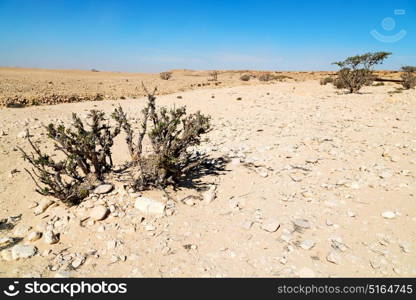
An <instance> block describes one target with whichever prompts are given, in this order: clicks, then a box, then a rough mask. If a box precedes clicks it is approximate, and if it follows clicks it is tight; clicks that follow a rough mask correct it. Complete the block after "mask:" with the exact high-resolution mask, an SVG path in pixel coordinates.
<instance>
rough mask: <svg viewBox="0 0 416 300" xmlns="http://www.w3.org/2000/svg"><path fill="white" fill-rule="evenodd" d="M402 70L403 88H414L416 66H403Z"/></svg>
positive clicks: (415, 85)
mask: <svg viewBox="0 0 416 300" xmlns="http://www.w3.org/2000/svg"><path fill="white" fill-rule="evenodd" d="M402 71H403V72H404V73H403V74H402V75H401V78H402V85H403V88H405V89H407V90H408V89H414V88H415V87H416V76H415V73H416V67H412V66H405V67H402Z"/></svg>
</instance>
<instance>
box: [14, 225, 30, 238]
mask: <svg viewBox="0 0 416 300" xmlns="http://www.w3.org/2000/svg"><path fill="white" fill-rule="evenodd" d="M31 229H32V226H29V225H22V226H19V227H17V228H16V230H15V231H14V235H15V236H18V237H23V236H26V235H27V234H28V232H29V231H30V230H31Z"/></svg>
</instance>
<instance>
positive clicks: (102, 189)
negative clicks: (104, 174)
mask: <svg viewBox="0 0 416 300" xmlns="http://www.w3.org/2000/svg"><path fill="white" fill-rule="evenodd" d="M113 188H114V186H113V185H112V184H110V183H105V184H101V185H99V186H97V187H96V188H95V189H94V194H107V193H109V192H111V191H112V190H113Z"/></svg>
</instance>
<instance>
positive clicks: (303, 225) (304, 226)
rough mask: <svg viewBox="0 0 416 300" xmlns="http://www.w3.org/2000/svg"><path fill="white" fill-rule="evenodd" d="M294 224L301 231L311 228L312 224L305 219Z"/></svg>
mask: <svg viewBox="0 0 416 300" xmlns="http://www.w3.org/2000/svg"><path fill="white" fill-rule="evenodd" d="M293 224H294V225H295V226H296V227H299V228H301V229H308V228H311V223H310V222H309V221H308V220H305V219H296V220H294V221H293Z"/></svg>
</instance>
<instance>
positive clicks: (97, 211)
mask: <svg viewBox="0 0 416 300" xmlns="http://www.w3.org/2000/svg"><path fill="white" fill-rule="evenodd" d="M107 214H108V209H107V207H105V206H104V205H98V206H95V207H94V208H93V209H92V210H91V212H90V218H91V219H92V220H94V221H101V220H104V219H105V217H106V216H107Z"/></svg>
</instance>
